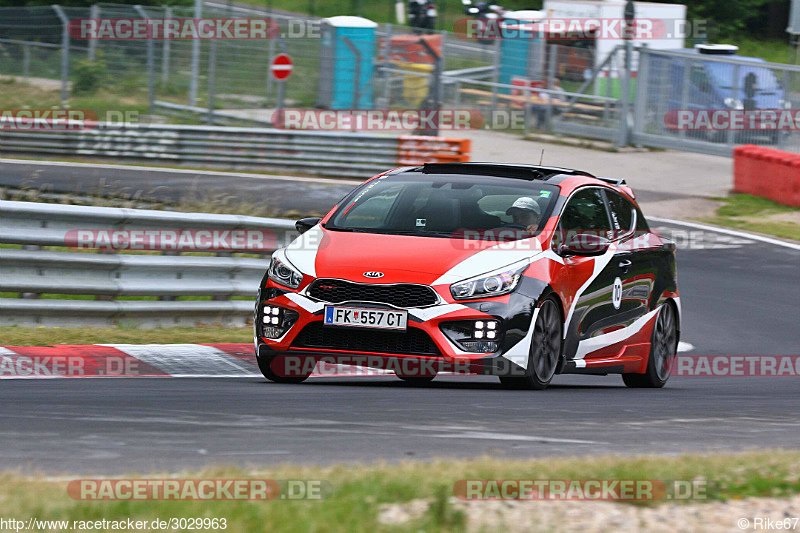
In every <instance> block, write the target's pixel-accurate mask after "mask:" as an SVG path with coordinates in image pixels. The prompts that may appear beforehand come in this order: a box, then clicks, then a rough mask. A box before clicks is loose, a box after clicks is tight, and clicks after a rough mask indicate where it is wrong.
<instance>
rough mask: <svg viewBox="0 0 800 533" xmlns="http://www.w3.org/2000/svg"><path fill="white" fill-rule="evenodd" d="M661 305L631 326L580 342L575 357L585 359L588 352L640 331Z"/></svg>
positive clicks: (627, 337)
mask: <svg viewBox="0 0 800 533" xmlns="http://www.w3.org/2000/svg"><path fill="white" fill-rule="evenodd" d="M659 309H661V307H660V306H659V307H657V308H655V309H653V310H652V311H650V312H649V313H647V314H646V315H644V316H641V317H639V318H637V319H636V321H635V322H634V323H633V324H631V325H630V326H626V327H624V328H622V329H617V330H614V331H612V332H611V333H605V334H603V335H598V336H597V337H590V338H588V339H586V340H583V341H581V342H580V343H578V351H577V353H576V354H575V359H583V358H584V357H585V356H586V355H587V354H589V353H591V352H594V351H597V350H600V349H602V348H605V347H607V346H611V345H612V344H616V343H618V342H622V341H624V340H625V339H629V338H631V337H633V336H634V335H636V334H637V333H639V331H641V329H642V328H643V327H644V325H645V324H647V321H648V320H650V319H651V318H653V317H654V316H655V314H656V313H658V310H659Z"/></svg>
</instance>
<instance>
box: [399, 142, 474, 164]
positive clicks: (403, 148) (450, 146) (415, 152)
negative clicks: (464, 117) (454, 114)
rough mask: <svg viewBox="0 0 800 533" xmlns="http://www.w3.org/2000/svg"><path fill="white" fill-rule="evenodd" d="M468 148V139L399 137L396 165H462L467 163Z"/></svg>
mask: <svg viewBox="0 0 800 533" xmlns="http://www.w3.org/2000/svg"><path fill="white" fill-rule="evenodd" d="M470 148H471V143H470V140H469V139H451V138H448V137H428V136H427V135H401V136H400V137H399V138H398V145H397V164H398V165H422V164H423V163H464V162H467V161H469V152H470Z"/></svg>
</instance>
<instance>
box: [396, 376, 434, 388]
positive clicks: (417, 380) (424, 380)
mask: <svg viewBox="0 0 800 533" xmlns="http://www.w3.org/2000/svg"><path fill="white" fill-rule="evenodd" d="M397 377H398V378H400V379H402V380H403V381H405V382H406V383H408V384H409V385H414V386H420V385H427V384H428V383H430V382H431V381H433V378H435V377H436V374H433V375H428V376H406V375H403V374H397Z"/></svg>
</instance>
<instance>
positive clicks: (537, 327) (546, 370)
mask: <svg viewBox="0 0 800 533" xmlns="http://www.w3.org/2000/svg"><path fill="white" fill-rule="evenodd" d="M563 327H564V326H563V324H562V322H561V312H560V311H559V307H558V304H557V303H556V302H555V300H554V299H553V298H552V297H549V298H546V299H544V300H543V301H542V303H541V304H539V315H538V316H537V317H536V324H534V326H533V338H532V339H531V348H530V351H529V353H528V368H527V369H526V370H525V375H524V376H500V383H502V384H503V386H504V387H506V388H509V389H533V390H543V389H546V388H547V386H548V385H550V382H551V381H552V380H553V376H554V375H555V374H556V369H557V367H558V360H559V358H560V357H561V340H562V338H563V335H562V331H563Z"/></svg>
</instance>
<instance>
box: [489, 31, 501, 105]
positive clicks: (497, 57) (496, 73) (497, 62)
mask: <svg viewBox="0 0 800 533" xmlns="http://www.w3.org/2000/svg"><path fill="white" fill-rule="evenodd" d="M500 42H501V39H495V42H494V45H493V46H494V49H495V50H494V65H493V66H494V71H493V72H492V82H493V85H492V109H491V113H492V116H494V112H495V109H497V84H498V83H500Z"/></svg>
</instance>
